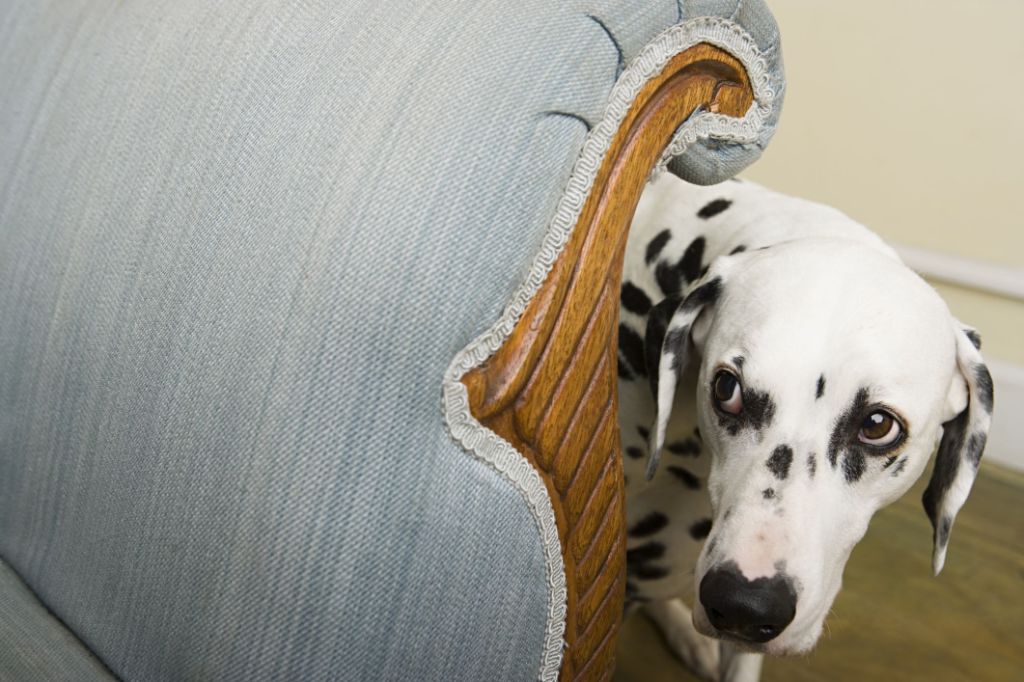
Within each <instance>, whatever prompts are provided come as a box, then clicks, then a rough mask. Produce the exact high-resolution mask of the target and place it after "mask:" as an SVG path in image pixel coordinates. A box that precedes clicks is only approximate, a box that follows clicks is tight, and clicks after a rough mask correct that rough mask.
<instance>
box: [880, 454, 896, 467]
mask: <svg viewBox="0 0 1024 682" xmlns="http://www.w3.org/2000/svg"><path fill="white" fill-rule="evenodd" d="M895 463H896V455H887V456H886V458H885V462H884V463H883V464H882V468H883V469H888V468H889V467H891V466H892V465H893V464H895Z"/></svg>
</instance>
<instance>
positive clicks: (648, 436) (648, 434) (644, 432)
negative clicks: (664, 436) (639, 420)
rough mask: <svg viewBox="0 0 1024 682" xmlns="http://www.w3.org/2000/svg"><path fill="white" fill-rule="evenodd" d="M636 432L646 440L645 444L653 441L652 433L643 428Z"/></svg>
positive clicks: (640, 427)
mask: <svg viewBox="0 0 1024 682" xmlns="http://www.w3.org/2000/svg"><path fill="white" fill-rule="evenodd" d="M636 432H637V433H639V434H640V437H641V438H643V439H644V442H647V441H648V440H650V439H651V432H650V431H648V430H647V429H645V428H644V427H642V426H638V427H636Z"/></svg>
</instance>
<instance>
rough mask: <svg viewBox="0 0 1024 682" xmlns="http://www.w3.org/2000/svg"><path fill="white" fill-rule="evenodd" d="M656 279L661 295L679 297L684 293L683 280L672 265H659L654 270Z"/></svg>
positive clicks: (661, 263) (662, 263)
mask: <svg viewBox="0 0 1024 682" xmlns="http://www.w3.org/2000/svg"><path fill="white" fill-rule="evenodd" d="M654 279H655V281H656V282H657V283H658V288H659V289H661V293H663V294H665V295H666V296H678V295H679V294H680V293H682V291H683V279H682V277H680V275H679V271H678V270H676V269H675V266H673V265H672V264H671V263H666V262H665V261H662V262H660V263H658V265H657V266H656V267H655V268H654Z"/></svg>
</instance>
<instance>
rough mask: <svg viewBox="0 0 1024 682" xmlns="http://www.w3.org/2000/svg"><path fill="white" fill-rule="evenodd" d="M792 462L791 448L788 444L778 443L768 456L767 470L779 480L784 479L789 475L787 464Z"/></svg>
mask: <svg viewBox="0 0 1024 682" xmlns="http://www.w3.org/2000/svg"><path fill="white" fill-rule="evenodd" d="M792 463H793V449H792V448H791V447H789V446H788V445H780V446H779V447H777V448H775V450H774V451H773V452H772V456H771V457H769V458H768V462H767V465H768V470H769V471H771V472H772V474H774V475H775V478H777V479H779V480H780V481H784V480H786V477H787V476H789V465H790V464H792Z"/></svg>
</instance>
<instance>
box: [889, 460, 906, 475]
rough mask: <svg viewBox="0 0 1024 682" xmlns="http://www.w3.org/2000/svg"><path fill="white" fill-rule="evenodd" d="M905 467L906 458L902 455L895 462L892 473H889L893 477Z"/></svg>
mask: <svg viewBox="0 0 1024 682" xmlns="http://www.w3.org/2000/svg"><path fill="white" fill-rule="evenodd" d="M906 468H907V458H906V457H904V458H902V459H900V460H899V461H897V462H896V466H895V467H893V470H892V473H891V474H889V475H890V476H892V477H893V478H896V477H897V476H899V475H900V474H902V473H903V470H904V469H906Z"/></svg>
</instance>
